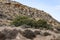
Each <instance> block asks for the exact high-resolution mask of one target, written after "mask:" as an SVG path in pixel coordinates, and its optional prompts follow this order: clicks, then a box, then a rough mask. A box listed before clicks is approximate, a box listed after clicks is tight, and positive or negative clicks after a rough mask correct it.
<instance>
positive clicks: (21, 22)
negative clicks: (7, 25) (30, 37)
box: [11, 16, 51, 29]
mask: <svg viewBox="0 0 60 40" xmlns="http://www.w3.org/2000/svg"><path fill="white" fill-rule="evenodd" d="M11 24H12V25H15V26H21V25H24V24H26V25H28V26H31V27H34V28H40V27H42V28H47V29H49V28H51V27H49V25H48V24H47V21H45V20H38V21H36V20H34V19H31V18H28V17H26V16H17V17H16V18H15V19H14V20H13V21H12V23H11Z"/></svg>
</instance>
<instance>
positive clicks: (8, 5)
mask: <svg viewBox="0 0 60 40" xmlns="http://www.w3.org/2000/svg"><path fill="white" fill-rule="evenodd" d="M16 15H26V16H28V17H31V18H34V19H36V20H39V19H44V20H46V21H47V22H48V23H49V24H51V25H53V26H55V27H57V26H60V23H59V22H58V21H57V20H55V19H54V18H53V17H52V16H50V15H49V14H48V13H46V12H44V11H43V10H38V9H35V8H31V7H28V6H26V5H23V4H21V3H18V2H16V1H11V0H0V26H3V25H10V22H11V21H12V20H13V18H14V17H15V16H16Z"/></svg>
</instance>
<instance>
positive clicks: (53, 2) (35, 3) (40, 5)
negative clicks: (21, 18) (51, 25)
mask: <svg viewBox="0 0 60 40" xmlns="http://www.w3.org/2000/svg"><path fill="white" fill-rule="evenodd" d="M15 1H18V2H20V3H22V4H24V5H27V6H30V7H34V8H37V9H39V10H44V11H45V12H47V13H49V14H50V15H52V17H54V18H55V19H56V20H58V21H60V0H15Z"/></svg>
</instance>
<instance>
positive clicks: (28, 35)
mask: <svg viewBox="0 0 60 40" xmlns="http://www.w3.org/2000/svg"><path fill="white" fill-rule="evenodd" d="M23 36H24V37H26V38H28V39H33V38H35V37H36V35H35V33H34V32H33V31H31V30H25V31H24V32H23Z"/></svg>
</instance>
